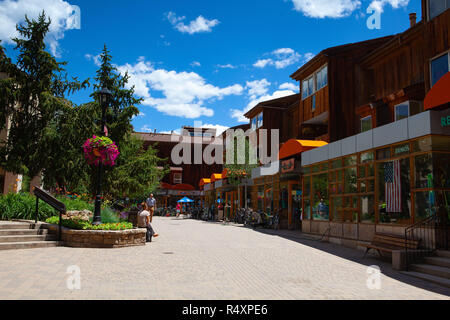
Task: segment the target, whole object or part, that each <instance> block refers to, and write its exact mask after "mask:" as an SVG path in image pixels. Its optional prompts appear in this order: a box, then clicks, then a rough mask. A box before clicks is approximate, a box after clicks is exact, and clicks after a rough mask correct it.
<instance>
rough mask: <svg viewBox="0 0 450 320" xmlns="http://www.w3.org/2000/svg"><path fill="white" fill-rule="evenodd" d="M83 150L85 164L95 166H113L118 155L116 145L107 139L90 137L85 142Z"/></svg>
mask: <svg viewBox="0 0 450 320" xmlns="http://www.w3.org/2000/svg"><path fill="white" fill-rule="evenodd" d="M83 149H84V157H85V158H86V160H87V162H88V163H89V164H93V165H95V166H98V165H99V164H100V163H103V165H105V166H111V167H112V166H114V165H115V164H116V163H115V160H116V159H117V157H118V156H119V153H120V152H119V149H118V148H117V146H116V144H115V143H114V142H113V141H112V140H111V139H110V138H108V137H97V136H92V138H90V139H87V140H86V142H85V143H84V145H83Z"/></svg>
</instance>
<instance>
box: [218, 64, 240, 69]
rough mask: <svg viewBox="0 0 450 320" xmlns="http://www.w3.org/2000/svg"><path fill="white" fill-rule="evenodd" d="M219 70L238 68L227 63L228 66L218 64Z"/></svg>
mask: <svg viewBox="0 0 450 320" xmlns="http://www.w3.org/2000/svg"><path fill="white" fill-rule="evenodd" d="M217 68H221V69H236V68H237V67H236V66H233V65H232V64H230V63H227V64H218V65H217Z"/></svg>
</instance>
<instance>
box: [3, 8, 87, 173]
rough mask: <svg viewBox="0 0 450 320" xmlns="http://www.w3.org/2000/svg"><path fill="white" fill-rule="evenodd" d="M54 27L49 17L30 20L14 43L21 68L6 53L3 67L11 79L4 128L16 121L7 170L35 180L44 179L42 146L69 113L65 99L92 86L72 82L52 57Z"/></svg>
mask: <svg viewBox="0 0 450 320" xmlns="http://www.w3.org/2000/svg"><path fill="white" fill-rule="evenodd" d="M50 24H51V20H50V19H46V16H45V13H44V12H42V14H40V15H39V17H38V19H37V20H30V19H28V17H27V16H25V24H24V25H18V26H17V31H18V32H19V34H20V35H21V38H14V39H12V40H13V41H14V42H15V44H16V46H15V48H14V49H15V50H17V51H18V52H19V54H18V56H17V62H16V63H12V62H11V60H10V59H8V58H7V57H6V55H5V53H4V49H3V48H2V49H1V50H0V51H1V52H0V67H1V68H2V71H3V72H5V73H6V74H7V78H6V79H2V80H0V93H1V96H2V98H1V101H0V102H1V103H2V106H4V108H3V109H2V112H1V114H0V121H1V122H2V124H1V126H3V127H4V125H5V123H6V121H5V120H6V119H9V120H10V128H9V132H8V137H7V139H6V141H2V142H0V145H1V147H0V161H1V166H2V167H3V168H4V169H6V170H7V171H12V172H15V173H22V174H28V175H29V176H35V175H38V174H39V173H40V172H41V171H42V170H43V169H44V168H45V166H46V162H47V158H48V148H47V146H46V145H43V144H42V143H41V141H42V138H43V135H44V132H45V130H46V128H47V127H48V125H49V123H50V122H51V121H52V119H54V118H55V117H56V116H57V115H58V113H59V112H60V111H61V110H64V109H65V108H67V100H66V99H65V95H66V94H70V93H72V92H74V91H76V90H79V89H81V88H84V87H86V86H87V85H88V82H87V81H84V82H82V83H80V82H79V81H78V80H77V79H76V78H74V79H73V80H72V81H68V80H67V75H66V74H65V70H64V68H63V66H64V65H66V62H57V61H56V59H55V58H54V57H53V56H52V55H51V54H50V53H49V52H47V51H46V45H45V41H44V39H45V36H46V34H47V33H48V31H49V27H50Z"/></svg>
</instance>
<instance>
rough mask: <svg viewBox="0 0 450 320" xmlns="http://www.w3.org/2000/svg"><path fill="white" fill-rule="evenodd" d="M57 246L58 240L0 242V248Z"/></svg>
mask: <svg viewBox="0 0 450 320" xmlns="http://www.w3.org/2000/svg"><path fill="white" fill-rule="evenodd" d="M56 246H58V241H30V242H4V243H0V250H13V249H34V248H49V247H56Z"/></svg>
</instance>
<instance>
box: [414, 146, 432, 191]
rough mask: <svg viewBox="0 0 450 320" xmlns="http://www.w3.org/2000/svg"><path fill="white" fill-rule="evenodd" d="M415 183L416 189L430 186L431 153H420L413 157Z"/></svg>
mask: <svg viewBox="0 0 450 320" xmlns="http://www.w3.org/2000/svg"><path fill="white" fill-rule="evenodd" d="M414 166H415V168H416V174H415V177H416V183H415V186H416V188H418V189H425V188H432V181H433V160H432V157H431V154H429V153H426V154H421V155H418V156H416V157H415V158H414Z"/></svg>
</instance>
